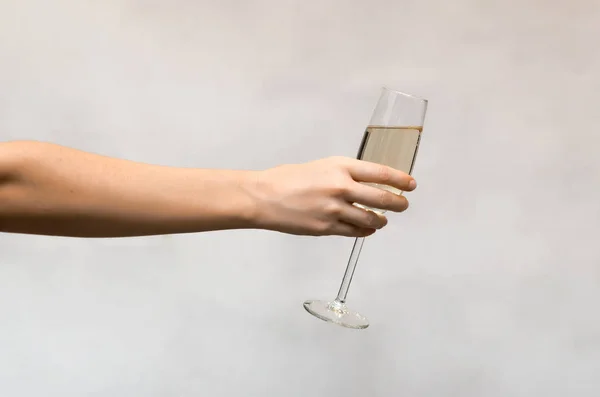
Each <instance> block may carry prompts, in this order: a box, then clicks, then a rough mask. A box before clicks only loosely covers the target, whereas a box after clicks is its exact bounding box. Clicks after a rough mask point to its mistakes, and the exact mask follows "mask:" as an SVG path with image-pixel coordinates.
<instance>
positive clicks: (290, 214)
mask: <svg viewBox="0 0 600 397" xmlns="http://www.w3.org/2000/svg"><path fill="white" fill-rule="evenodd" d="M361 182H367V183H375V184H381V185H387V186H392V187H394V188H397V189H399V190H401V191H403V192H405V191H412V190H414V189H415V188H416V182H415V180H414V178H413V177H411V176H410V175H408V174H406V173H404V172H402V171H399V170H396V169H393V168H390V167H387V166H384V165H380V164H375V163H370V162H366V161H362V160H356V159H352V158H346V157H330V158H326V159H321V160H317V161H313V162H310V163H305V164H290V165H282V166H278V167H275V168H271V169H267V170H265V171H259V172H258V173H257V174H256V178H255V180H254V183H253V184H252V186H253V188H251V189H250V190H251V194H252V195H253V196H254V197H255V199H256V202H257V203H259V204H258V205H257V209H258V210H257V213H256V216H255V222H256V223H257V226H258V227H259V228H261V229H267V230H276V231H280V232H284V233H291V234H298V235H313V236H322V235H340V236H348V237H364V236H368V235H371V234H373V233H374V232H375V231H376V229H381V228H382V227H384V226H385V225H386V224H387V219H386V218H385V216H383V215H381V214H376V213H375V212H372V211H368V210H364V209H362V208H359V207H357V206H354V205H352V204H353V203H357V204H362V205H364V206H367V207H373V208H378V209H382V210H386V211H393V212H402V211H404V210H406V209H407V208H408V200H407V199H406V198H405V197H404V196H401V195H398V194H394V193H391V192H388V191H386V190H383V189H379V188H376V187H373V186H369V185H367V184H364V183H361Z"/></svg>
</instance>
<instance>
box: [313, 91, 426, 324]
mask: <svg viewBox="0 0 600 397" xmlns="http://www.w3.org/2000/svg"><path fill="white" fill-rule="evenodd" d="M426 112H427V100H426V99H422V98H418V97H415V96H413V95H409V94H405V93H403V92H399V91H394V90H390V89H388V88H385V87H384V88H383V89H382V93H381V96H380V97H379V100H378V102H377V105H376V106H375V110H374V111H373V115H372V116H371V121H370V122H369V125H368V126H367V128H366V130H365V132H364V134H363V138H362V142H361V144H360V148H359V150H358V155H357V158H358V159H360V160H365V161H370V162H374V163H379V164H384V165H387V166H390V167H392V168H396V169H398V170H400V171H404V172H406V173H408V174H411V173H412V171H413V166H414V163H415V158H416V157H417V150H418V148H419V142H420V139H421V132H422V131H423V122H424V121H425V113H426ZM366 184H368V185H371V186H374V187H377V188H380V189H385V190H387V191H390V192H393V193H396V194H402V191H400V190H399V189H396V188H394V187H391V186H385V185H379V184H374V183H366ZM354 205H355V206H358V207H360V208H363V209H365V210H367V211H373V212H376V213H379V214H383V213H384V212H385V211H384V210H381V209H377V208H370V207H365V206H363V205H361V204H358V203H354ZM364 242H365V238H364V237H359V238H357V239H356V240H355V241H354V246H353V248H352V253H351V254H350V259H349V260H348V265H347V267H346V272H345V273H344V277H343V279H342V284H341V285H340V289H339V291H338V294H337V297H336V298H335V299H334V300H333V301H323V300H308V301H305V302H304V308H305V309H306V311H308V312H309V313H310V314H312V315H313V316H315V317H317V318H319V319H321V320H324V321H327V322H330V323H334V324H338V325H341V326H344V327H347V328H354V329H363V328H367V327H368V326H369V321H368V320H367V318H366V317H364V316H363V315H361V314H360V313H357V312H355V311H352V310H350V309H348V307H347V306H346V297H347V295H348V288H350V282H351V281H352V277H353V275H354V270H355V268H356V264H357V262H358V258H359V256H360V251H361V249H362V246H363V243H364Z"/></svg>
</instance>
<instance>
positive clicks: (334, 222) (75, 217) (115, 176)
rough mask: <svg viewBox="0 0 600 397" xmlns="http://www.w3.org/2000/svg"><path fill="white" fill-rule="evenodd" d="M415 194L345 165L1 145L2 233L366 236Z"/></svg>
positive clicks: (377, 168) (392, 178) (396, 179)
mask: <svg viewBox="0 0 600 397" xmlns="http://www.w3.org/2000/svg"><path fill="white" fill-rule="evenodd" d="M360 182H374V183H379V184H384V185H390V186H394V187H396V188H398V189H400V190H402V191H404V192H409V191H412V190H414V188H415V187H416V183H415V181H414V179H413V178H412V177H411V176H409V175H407V174H406V173H404V172H401V171H398V170H394V169H392V168H389V167H386V166H382V165H379V164H374V163H369V162H365V161H360V160H356V159H352V158H346V157H331V158H326V159H321V160H316V161H312V162H309V163H304V164H287V165H282V166H278V167H275V168H270V169H267V170H262V171H239V170H214V169H193V168H177V167H167V166H158V165H151V164H144V163H138V162H133V161H128V160H122V159H116V158H111V157H106V156H101V155H97V154H92V153H88V152H83V151H80V150H76V149H72V148H68V147H64V146H59V145H55V144H51V143H44V142H33V141H16V142H6V143H0V232H12V233H25V234H41V235H54V236H70V237H129V236H148V235H159V234H176V233H195V232H205V231H213V230H226V229H264V230H272V231H278V232H282V233H289V234H296V235H312V236H325V235H339V236H349V237H359V236H368V235H371V234H373V233H374V232H375V231H376V230H377V229H381V228H382V227H384V226H385V225H386V224H387V219H386V218H385V216H383V215H377V214H375V213H373V212H370V211H365V210H363V209H360V208H357V207H356V206H353V205H352V203H360V204H364V205H366V206H371V207H376V208H381V209H385V210H387V211H392V212H402V211H404V210H406V208H407V207H408V201H407V200H406V198H405V197H404V196H400V195H396V194H393V193H390V192H387V191H383V190H381V189H377V188H374V187H371V186H368V185H365V184H362V183H360Z"/></svg>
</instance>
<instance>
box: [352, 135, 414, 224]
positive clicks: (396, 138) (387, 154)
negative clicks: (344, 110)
mask: <svg viewBox="0 0 600 397" xmlns="http://www.w3.org/2000/svg"><path fill="white" fill-rule="evenodd" d="M422 131H423V127H382V126H374V125H370V126H368V127H367V129H366V130H365V133H364V135H363V140H362V142H361V145H360V148H359V150H358V155H357V158H358V159H360V160H365V161H370V162H373V163H378V164H384V165H387V166H390V167H392V168H395V169H397V170H400V171H404V172H406V173H407V174H411V173H412V171H413V167H414V164H415V159H416V157H417V151H418V149H419V142H420V140H421V132H422ZM366 184H367V185H371V186H374V187H377V188H379V189H385V190H387V191H390V192H392V193H395V194H402V191H401V190H399V189H396V188H395V187H391V186H386V185H380V184H376V183H366ZM358 206H360V207H363V206H362V205H358ZM363 208H365V207H363ZM365 209H370V210H373V211H375V212H379V213H383V211H381V210H377V209H375V208H365Z"/></svg>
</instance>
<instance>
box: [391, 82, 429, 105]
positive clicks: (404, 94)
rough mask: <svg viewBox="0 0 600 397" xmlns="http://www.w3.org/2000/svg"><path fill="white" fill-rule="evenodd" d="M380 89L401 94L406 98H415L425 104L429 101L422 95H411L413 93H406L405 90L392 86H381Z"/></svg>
mask: <svg viewBox="0 0 600 397" xmlns="http://www.w3.org/2000/svg"><path fill="white" fill-rule="evenodd" d="M382 90H385V91H389V92H393V93H395V94H398V95H402V96H405V97H407V98H411V99H416V100H418V101H421V102H424V103H425V104H427V103H428V102H429V100H427V99H425V98H423V97H420V96H417V95H413V94H408V93H406V92H402V91H398V90H395V89H393V88H389V87H386V86H383V87H382Z"/></svg>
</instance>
